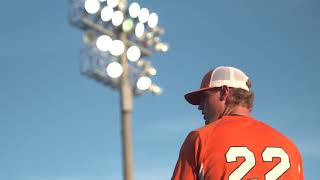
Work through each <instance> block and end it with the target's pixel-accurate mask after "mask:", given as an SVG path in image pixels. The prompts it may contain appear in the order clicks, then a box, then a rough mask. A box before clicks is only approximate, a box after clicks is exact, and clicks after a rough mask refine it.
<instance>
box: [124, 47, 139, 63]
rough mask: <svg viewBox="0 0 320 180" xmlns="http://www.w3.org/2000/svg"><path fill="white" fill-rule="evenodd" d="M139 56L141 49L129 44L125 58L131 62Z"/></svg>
mask: <svg viewBox="0 0 320 180" xmlns="http://www.w3.org/2000/svg"><path fill="white" fill-rule="evenodd" d="M140 56H141V51H140V49H139V48H138V47H137V46H131V47H129V48H128V50H127V58H128V60H129V61H131V62H135V61H137V60H139V58H140Z"/></svg>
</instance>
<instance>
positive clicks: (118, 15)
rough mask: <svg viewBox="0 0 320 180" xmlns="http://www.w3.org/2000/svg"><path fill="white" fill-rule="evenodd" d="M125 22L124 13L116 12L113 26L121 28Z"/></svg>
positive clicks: (113, 17)
mask: <svg viewBox="0 0 320 180" xmlns="http://www.w3.org/2000/svg"><path fill="white" fill-rule="evenodd" d="M122 21H123V13H122V12H121V11H115V12H114V13H113V15H112V24H113V25H114V26H119V25H120V24H121V23H122Z"/></svg>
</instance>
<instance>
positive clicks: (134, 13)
mask: <svg viewBox="0 0 320 180" xmlns="http://www.w3.org/2000/svg"><path fill="white" fill-rule="evenodd" d="M139 13H140V5H139V4H138V3H136V2H134V3H131V4H130V6H129V15H130V17H132V18H136V17H138V16H139Z"/></svg>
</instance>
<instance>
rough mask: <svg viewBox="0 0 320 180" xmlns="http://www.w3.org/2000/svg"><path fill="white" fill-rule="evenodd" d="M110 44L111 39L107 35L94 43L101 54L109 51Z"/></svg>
mask: <svg viewBox="0 0 320 180" xmlns="http://www.w3.org/2000/svg"><path fill="white" fill-rule="evenodd" d="M111 43H112V39H111V37H110V36H107V35H101V36H100V37H98V39H97V41H96V45H97V48H98V49H99V50H100V51H103V52H106V51H108V50H109V49H110V46H111Z"/></svg>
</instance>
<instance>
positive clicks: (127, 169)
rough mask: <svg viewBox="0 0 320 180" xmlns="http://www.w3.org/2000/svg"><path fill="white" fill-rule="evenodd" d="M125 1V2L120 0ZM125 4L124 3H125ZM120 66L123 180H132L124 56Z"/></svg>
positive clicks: (128, 87)
mask: <svg viewBox="0 0 320 180" xmlns="http://www.w3.org/2000/svg"><path fill="white" fill-rule="evenodd" d="M122 1H125V0H122ZM125 3H126V2H125ZM120 40H121V41H122V42H127V37H126V34H125V33H124V32H121V34H120ZM120 64H121V65H122V67H123V74H122V76H121V80H120V102H121V128H122V129H121V135H122V153H123V162H124V164H123V175H124V179H125V180H133V160H132V159H133V158H132V132H131V112H132V109H133V107H132V93H131V92H132V90H131V85H130V79H129V68H128V60H127V57H126V55H125V54H122V55H121V57H120Z"/></svg>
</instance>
